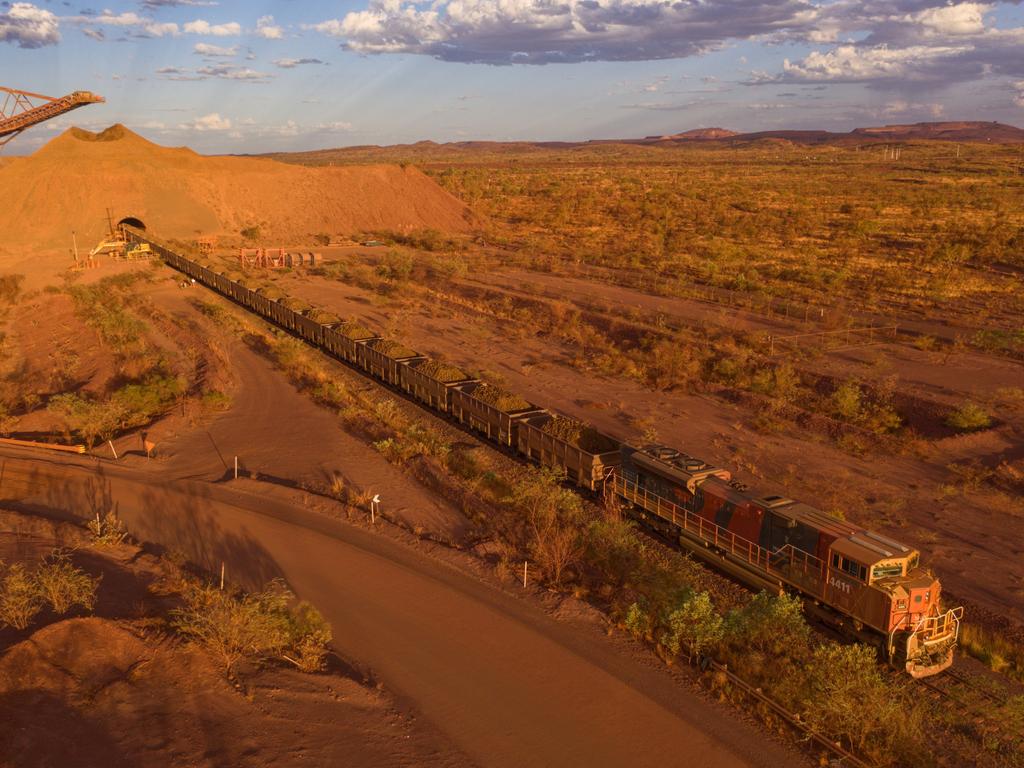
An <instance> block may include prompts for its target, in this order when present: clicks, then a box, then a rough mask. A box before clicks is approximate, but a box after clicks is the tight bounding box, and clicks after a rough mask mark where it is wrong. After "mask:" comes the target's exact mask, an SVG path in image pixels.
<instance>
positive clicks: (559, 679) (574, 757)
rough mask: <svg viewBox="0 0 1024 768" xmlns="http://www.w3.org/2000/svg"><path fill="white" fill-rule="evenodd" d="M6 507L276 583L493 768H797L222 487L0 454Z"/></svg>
mask: <svg viewBox="0 0 1024 768" xmlns="http://www.w3.org/2000/svg"><path fill="white" fill-rule="evenodd" d="M0 458H2V459H3V474H2V476H0V498H2V499H3V500H5V501H6V503H15V504H17V505H18V506H20V507H22V508H29V509H32V508H34V509H37V510H44V509H45V510H48V511H51V512H57V511H61V510H74V511H75V512H74V514H75V515H77V516H79V517H85V516H91V515H94V514H95V513H96V512H97V511H100V512H102V511H106V510H108V509H115V510H116V511H117V513H118V515H119V516H120V517H121V518H122V519H124V520H125V521H126V522H127V523H128V525H129V527H130V529H131V530H132V531H134V532H136V534H137V536H138V537H139V538H142V539H145V540H149V541H154V542H158V543H160V544H162V545H164V546H166V547H168V548H171V549H175V550H179V551H182V552H184V553H185V554H187V555H188V556H189V557H190V558H191V559H194V560H195V561H197V562H199V563H201V564H204V565H206V566H208V567H210V568H211V569H214V568H219V566H220V563H221V562H222V561H223V562H225V563H226V567H227V572H228V574H229V577H233V578H234V580H236V581H239V582H242V583H244V584H246V585H249V586H253V585H257V584H260V583H262V582H265V581H266V580H267V579H269V578H272V577H275V576H282V577H284V578H285V579H286V580H287V581H288V582H289V583H290V584H291V585H292V587H293V588H294V589H295V590H296V592H297V593H298V594H299V595H300V596H302V597H303V598H305V599H308V600H310V601H312V602H313V603H315V604H316V605H317V606H319V607H320V608H321V609H322V611H323V612H324V614H325V615H326V616H327V618H328V619H329V620H330V622H331V623H332V625H333V627H334V631H335V638H336V640H335V646H336V647H337V648H338V650H339V652H340V653H342V654H343V655H345V656H347V657H348V658H350V659H353V660H355V661H356V662H357V663H359V664H361V665H363V666H364V667H368V668H369V669H370V670H372V673H373V675H374V676H375V677H376V678H378V679H379V680H380V681H382V682H383V683H384V684H385V685H386V686H387V687H388V688H389V689H390V690H391V691H392V692H393V693H395V694H396V695H397V696H398V697H399V699H400V700H401V701H403V702H405V703H406V704H407V705H408V706H409V707H410V709H412V710H413V711H415V712H417V713H418V715H419V716H421V717H424V718H427V719H428V720H429V721H430V722H431V723H432V724H433V725H434V726H435V727H437V728H438V729H440V730H441V731H442V732H444V733H445V734H446V735H447V736H448V737H449V738H450V739H451V740H452V741H453V743H454V744H455V745H456V746H457V747H458V748H459V749H461V750H462V751H463V752H464V753H465V754H467V755H469V756H470V757H471V758H472V759H473V760H475V761H477V762H479V763H480V764H482V765H489V766H510V767H512V766H515V767H516V768H521V767H522V766H564V765H595V766H618V765H622V766H627V765H628V766H644V765H652V766H653V765H666V764H668V765H671V764H676V763H678V762H680V761H684V760H685V762H686V763H687V764H688V765H690V766H714V767H715V768H718V767H719V766H743V765H763V766H777V765H792V764H794V763H799V761H800V760H799V758H798V757H796V756H794V755H793V754H791V753H789V752H787V751H786V750H785V749H783V748H782V747H780V746H778V745H775V744H772V743H766V740H765V737H764V735H763V734H761V733H759V732H758V731H757V730H756V729H754V728H752V727H750V726H749V725H748V724H746V723H744V722H743V721H741V720H740V719H738V718H737V717H736V716H735V715H734V714H733V713H731V712H729V711H728V710H725V709H722V708H720V707H718V706H717V705H714V704H711V703H709V702H707V701H705V700H704V699H702V698H701V697H699V696H697V695H695V694H693V693H691V692H690V691H688V690H687V689H686V688H685V687H682V686H680V685H679V684H678V683H677V682H676V681H674V680H673V678H672V677H671V676H670V675H669V674H667V672H666V671H665V670H664V669H662V668H659V667H658V666H657V665H652V664H645V663H642V662H641V661H640V660H638V659H632V658H629V657H628V656H626V655H623V654H622V653H620V652H619V651H617V650H615V649H613V648H612V647H611V645H610V644H609V643H608V642H607V641H606V640H605V639H604V638H602V637H601V636H600V634H599V633H597V632H592V633H588V632H584V631H580V630H579V629H577V628H570V627H568V626H566V625H564V624H562V623H559V622H558V621H556V620H555V619H553V618H551V617H549V616H548V615H547V614H545V613H544V612H543V611H541V610H540V609H539V608H536V607H533V606H532V605H531V604H530V603H528V602H526V601H522V600H518V599H515V598H513V597H511V596H509V595H506V594H505V593H503V592H501V591H499V590H496V589H494V588H493V587H491V586H489V585H487V584H485V583H483V582H482V581H480V580H478V579H477V578H475V577H473V576H470V575H468V574H467V573H464V572H463V571H461V570H458V569H456V568H455V567H453V566H451V565H449V564H446V563H445V562H443V561H440V560H438V559H437V558H433V557H430V556H428V555H426V554H424V553H421V552H419V551H416V550H414V549H412V548H409V547H407V546H404V545H402V544H400V543H398V542H396V541H394V540H392V539H390V538H388V537H386V536H384V535H382V534H380V533H376V532H373V531H367V530H364V529H361V528H359V527H356V526H352V525H350V524H347V523H343V522H340V521H335V520H333V519H330V518H328V517H326V516H324V515H321V514H318V513H315V512H311V511H309V510H305V509H302V508H300V507H296V506H294V505H291V504H288V503H285V502H284V501H282V500H280V499H278V498H275V497H274V496H272V495H269V494H266V493H264V494H262V495H256V494H250V493H245V492H241V491H238V490H235V489H234V488H232V487H229V486H228V485H227V484H211V483H207V482H199V481H193V480H166V479H162V478H161V477H159V476H158V475H157V474H156V473H149V472H147V471H146V470H145V469H141V468H133V467H129V466H125V465H116V464H113V463H109V462H100V461H97V460H96V459H92V458H78V457H72V458H67V459H66V458H64V457H59V458H52V457H48V456H42V455H40V456H38V457H33V458H27V457H26V456H25V455H24V454H17V453H13V452H10V451H8V452H0Z"/></svg>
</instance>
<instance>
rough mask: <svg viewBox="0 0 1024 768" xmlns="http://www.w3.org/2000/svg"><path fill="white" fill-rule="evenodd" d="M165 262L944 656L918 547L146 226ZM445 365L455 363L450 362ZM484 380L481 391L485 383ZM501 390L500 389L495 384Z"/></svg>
mask: <svg viewBox="0 0 1024 768" xmlns="http://www.w3.org/2000/svg"><path fill="white" fill-rule="evenodd" d="M125 234H126V237H127V239H129V240H131V241H136V242H146V243H149V245H150V247H151V248H152V249H153V250H154V251H155V252H156V253H157V254H158V255H159V256H161V257H162V258H163V259H164V260H165V261H166V262H167V263H168V264H169V265H170V266H171V267H173V268H175V269H177V270H179V271H180V272H183V273H184V274H185V275H187V276H189V277H191V278H193V279H194V280H196V281H197V282H199V283H202V284H203V285H205V286H207V287H208V288H211V289H213V290H214V291H216V292H218V293H220V294H222V295H223V296H225V297H227V298H229V299H231V300H232V301H234V302H236V303H237V304H240V305H241V306H243V307H245V308H246V309H249V310H251V311H253V312H255V313H256V314H258V315H260V316H262V317H263V318H265V319H267V320H269V321H271V322H272V323H274V324H275V325H277V326H279V327H281V328H283V329H285V330H287V331H289V332H291V333H293V334H295V335H296V336H298V337H299V338H301V339H303V340H305V341H306V342H308V343H309V344H311V345H313V346H315V347H318V348H319V349H321V350H323V351H325V352H327V353H329V354H331V355H333V356H334V357H336V358H339V359H341V360H343V361H346V362H347V363H349V364H351V365H352V366H354V367H356V368H358V369H360V370H361V371H362V372H364V373H366V374H367V375H369V376H372V377H373V378H375V379H377V380H379V381H381V382H383V383H385V384H387V385H389V386H391V387H394V388H396V389H398V390H401V391H402V392H404V393H406V394H407V395H408V396H410V397H411V398H413V399H415V400H417V401H419V402H420V403H422V404H423V405H425V406H427V407H429V408H431V409H432V410H434V411H436V412H438V413H441V414H443V415H445V416H446V417H448V418H450V419H453V420H454V421H456V422H458V423H459V424H460V425H462V426H463V427H465V428H468V429H470V430H472V431H474V432H477V433H479V434H482V435H483V436H484V437H486V438H487V439H488V440H490V441H492V442H494V443H498V444H500V445H501V446H503V447H505V448H506V449H508V450H511V451H513V452H515V453H517V454H519V455H521V456H523V457H525V458H528V459H530V460H532V461H534V462H536V463H538V464H540V465H541V466H545V467H550V468H553V469H555V470H557V471H559V472H561V473H564V475H565V477H566V480H567V481H568V482H571V483H573V484H574V485H576V486H578V487H579V488H582V489H586V490H587V491H592V492H603V493H606V494H614V495H615V496H617V497H618V498H619V499H621V500H622V501H624V502H626V503H627V504H628V506H629V507H630V509H631V510H632V512H633V514H634V515H635V516H637V517H638V518H639V519H641V520H642V521H643V522H644V523H645V524H647V525H648V526H650V527H651V528H653V529H655V530H657V531H658V532H659V533H661V534H663V535H664V536H666V537H668V538H670V539H671V540H673V541H677V542H678V543H679V544H680V545H681V546H682V547H684V548H685V549H687V550H689V551H691V552H693V553H694V554H696V555H697V556H699V557H701V558H702V559H704V560H706V561H709V562H710V563H712V564H713V565H714V566H715V567H717V568H719V569H721V570H724V571H725V572H727V573H728V574H730V575H732V576H733V577H734V578H736V579H738V580H739V581H741V582H742V583H744V584H746V585H748V586H750V587H752V588H754V589H765V590H769V591H774V592H780V591H782V590H787V591H789V592H791V593H795V594H799V595H800V596H801V597H802V598H803V600H804V605H805V608H806V610H807V611H808V613H810V614H812V615H814V616H815V617H816V618H818V619H820V620H822V621H824V622H825V623H827V624H830V625H832V626H833V627H835V628H837V629H839V630H840V631H841V632H843V633H844V634H846V635H848V636H851V637H854V638H855V639H858V640H860V641H862V642H866V643H869V644H871V645H874V646H876V647H877V648H878V649H879V651H880V653H881V655H882V656H883V657H884V658H885V659H886V660H887V661H888V662H889V663H890V664H892V665H893V666H895V667H897V668H902V669H905V670H906V671H907V672H908V673H909V674H910V675H912V676H914V677H925V676H928V675H932V674H936V673H938V672H941V671H942V670H944V669H946V668H947V667H949V666H950V665H951V664H952V663H953V652H954V648H955V647H956V644H957V639H958V636H959V631H960V621H961V617H962V615H963V609H962V608H951V609H943V607H942V604H941V586H940V584H939V581H938V579H937V578H936V577H935V576H934V575H933V574H932V572H931V571H930V570H929V569H927V568H925V567H923V566H922V565H921V563H920V554H919V553H918V551H917V550H915V549H913V548H911V547H908V546H906V545H904V544H901V543H899V542H897V541H894V540H893V539H890V538H888V537H886V536H882V535H879V534H877V533H874V532H872V531H869V530H866V529H865V528H862V527H860V526H857V525H852V524H850V523H848V522H844V521H841V520H837V519H835V518H834V517H831V516H829V515H827V514H825V513H824V512H822V511H820V510H818V509H815V508H814V507H811V506H809V505H807V504H804V503H801V502H798V501H793V500H792V499H788V498H784V497H781V496H771V495H761V494H758V493H756V492H754V491H752V490H749V489H747V488H746V487H745V486H743V485H741V484H740V483H737V482H735V481H734V480H733V479H732V477H731V475H730V473H729V471H728V470H726V469H722V468H719V467H715V466H712V465H709V464H707V463H705V462H704V461H701V460H700V459H697V458H694V457H692V456H689V455H687V454H685V453H682V452H681V451H677V450H675V449H673V448H668V447H665V446H657V445H649V446H643V447H636V446H633V445H629V444H626V443H623V442H621V441H619V440H616V439H614V438H611V437H609V436H606V435H602V434H600V433H598V432H596V430H593V429H590V428H586V429H585V430H584V433H585V434H580V433H579V432H577V433H573V431H572V429H569V430H565V429H555V428H553V427H556V426H564V424H566V423H570V424H571V423H576V424H579V422H572V420H569V419H566V418H565V417H562V416H559V415H558V414H556V413H553V412H552V411H550V410H548V409H545V408H542V407H539V406H536V405H534V404H532V403H529V402H527V401H525V400H523V399H522V398H518V397H516V396H514V395H513V396H507V397H497V398H496V397H494V396H493V390H494V389H496V388H494V387H493V386H492V385H488V384H486V383H485V382H481V381H480V380H478V379H474V378H471V377H469V376H466V375H465V374H462V373H461V372H459V371H458V370H457V369H454V368H453V367H451V366H444V365H443V364H438V363H436V362H435V361H432V360H430V359H429V358H427V357H425V356H423V355H420V354H417V353H416V352H415V351H413V350H411V349H408V348H406V347H403V346H402V345H400V344H397V343H395V342H389V341H386V340H383V339H381V338H380V337H379V336H377V335H376V334H374V333H372V332H371V331H369V330H368V329H366V328H363V327H362V326H360V325H359V324H357V323H321V322H317V321H316V320H315V319H313V318H312V317H310V316H308V314H307V313H303V312H300V311H295V310H293V309H290V308H289V307H288V306H286V305H285V303H282V301H283V300H274V299H272V298H270V297H268V296H266V295H264V294H262V293H260V291H258V290H252V289H250V288H248V287H246V286H245V285H243V284H241V283H240V282H237V281H234V280H231V279H229V278H228V277H226V276H225V275H224V274H221V273H219V272H217V271H215V270H214V269H211V268H210V267H208V266H205V265H204V264H202V263H200V262H198V261H196V260H194V259H190V258H187V257H185V256H183V255H181V254H179V253H177V252H175V251H174V250H172V249H171V248H169V247H167V246H166V245H164V244H163V243H161V242H159V241H157V240H155V239H154V238H152V237H151V236H150V235H148V234H146V233H145V232H144V231H142V230H140V229H136V228H132V227H125ZM453 371H454V372H455V375H452V372H453ZM485 393H487V396H485ZM506 394H507V393H506Z"/></svg>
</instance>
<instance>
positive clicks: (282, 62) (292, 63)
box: [274, 59, 327, 69]
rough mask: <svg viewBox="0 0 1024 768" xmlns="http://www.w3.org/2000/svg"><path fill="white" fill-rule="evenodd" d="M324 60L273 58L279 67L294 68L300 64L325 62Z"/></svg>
mask: <svg viewBox="0 0 1024 768" xmlns="http://www.w3.org/2000/svg"><path fill="white" fill-rule="evenodd" d="M326 63H327V62H326V61H321V60H320V59H275V60H274V65H275V66H278V67H280V68H281V69H295V67H297V66H299V65H300V64H326Z"/></svg>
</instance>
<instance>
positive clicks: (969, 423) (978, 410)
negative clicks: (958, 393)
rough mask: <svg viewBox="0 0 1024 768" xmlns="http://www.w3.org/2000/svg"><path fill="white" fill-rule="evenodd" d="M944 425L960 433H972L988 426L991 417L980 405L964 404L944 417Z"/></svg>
mask: <svg viewBox="0 0 1024 768" xmlns="http://www.w3.org/2000/svg"><path fill="white" fill-rule="evenodd" d="M946 424H948V425H949V426H950V427H952V428H953V429H958V430H960V431H961V432H973V431H975V430H978V429H985V428H986V427H988V426H990V425H991V424H992V417H991V416H989V415H988V412H987V411H986V410H985V409H984V408H982V407H981V406H980V405H977V404H975V403H964V404H963V405H962V406H960V407H959V408H957V409H956V410H955V411H953V412H952V413H951V414H949V416H947V417H946Z"/></svg>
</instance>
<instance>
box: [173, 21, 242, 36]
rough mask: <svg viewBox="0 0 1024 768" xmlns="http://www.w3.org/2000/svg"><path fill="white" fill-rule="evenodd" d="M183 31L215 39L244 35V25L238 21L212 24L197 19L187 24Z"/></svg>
mask: <svg viewBox="0 0 1024 768" xmlns="http://www.w3.org/2000/svg"><path fill="white" fill-rule="evenodd" d="M183 29H184V30H185V31H186V32H188V33H189V34H192V35H212V36H213V37H232V36H236V35H240V34H242V25H241V24H239V23H238V22H237V21H229V22H227V23H226V24H211V23H210V22H208V21H204V20H203V19H196V20H195V21H189V22H186V23H185V25H184V27H183Z"/></svg>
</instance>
